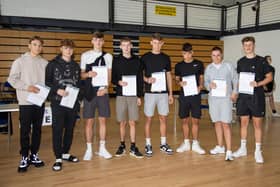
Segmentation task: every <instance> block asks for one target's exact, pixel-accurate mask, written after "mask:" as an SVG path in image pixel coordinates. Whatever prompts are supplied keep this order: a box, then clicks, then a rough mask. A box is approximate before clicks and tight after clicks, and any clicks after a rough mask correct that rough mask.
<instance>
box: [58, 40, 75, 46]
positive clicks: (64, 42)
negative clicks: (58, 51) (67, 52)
mask: <svg viewBox="0 0 280 187" xmlns="http://www.w3.org/2000/svg"><path fill="white" fill-rule="evenodd" d="M62 46H67V47H70V48H74V47H75V43H74V42H73V40H70V39H64V40H61V41H60V47H62Z"/></svg>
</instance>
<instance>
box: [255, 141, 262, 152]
mask: <svg viewBox="0 0 280 187" xmlns="http://www.w3.org/2000/svg"><path fill="white" fill-rule="evenodd" d="M261 145H262V144H261V143H256V151H261Z"/></svg>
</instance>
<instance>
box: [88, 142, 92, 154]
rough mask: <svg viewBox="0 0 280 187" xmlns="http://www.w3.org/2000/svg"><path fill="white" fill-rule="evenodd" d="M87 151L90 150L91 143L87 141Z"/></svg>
mask: <svg viewBox="0 0 280 187" xmlns="http://www.w3.org/2000/svg"><path fill="white" fill-rule="evenodd" d="M87 151H89V152H92V143H87Z"/></svg>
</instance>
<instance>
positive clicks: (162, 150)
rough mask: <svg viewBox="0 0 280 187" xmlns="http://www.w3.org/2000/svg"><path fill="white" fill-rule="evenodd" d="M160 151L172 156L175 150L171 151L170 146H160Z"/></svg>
mask: <svg viewBox="0 0 280 187" xmlns="http://www.w3.org/2000/svg"><path fill="white" fill-rule="evenodd" d="M160 151H161V152H164V153H166V154H168V155H172V154H173V150H172V149H171V147H170V146H169V145H168V144H165V145H160Z"/></svg>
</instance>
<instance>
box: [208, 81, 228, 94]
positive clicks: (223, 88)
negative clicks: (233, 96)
mask: <svg viewBox="0 0 280 187" xmlns="http://www.w3.org/2000/svg"><path fill="white" fill-rule="evenodd" d="M213 82H214V83H215V84H216V88H215V89H211V96H214V97H225V96H226V94H227V83H226V81H225V80H213Z"/></svg>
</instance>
